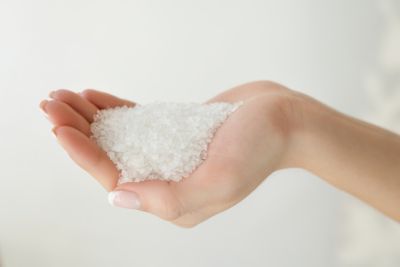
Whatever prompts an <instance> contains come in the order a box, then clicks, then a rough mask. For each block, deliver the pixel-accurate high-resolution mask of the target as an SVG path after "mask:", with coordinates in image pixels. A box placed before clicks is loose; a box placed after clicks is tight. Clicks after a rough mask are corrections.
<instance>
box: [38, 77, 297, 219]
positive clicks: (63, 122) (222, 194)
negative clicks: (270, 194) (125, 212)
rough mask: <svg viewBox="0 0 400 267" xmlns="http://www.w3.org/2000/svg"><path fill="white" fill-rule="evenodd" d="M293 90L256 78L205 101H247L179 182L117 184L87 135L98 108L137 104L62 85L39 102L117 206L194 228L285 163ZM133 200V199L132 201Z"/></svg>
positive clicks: (62, 141)
mask: <svg viewBox="0 0 400 267" xmlns="http://www.w3.org/2000/svg"><path fill="white" fill-rule="evenodd" d="M292 94H293V92H292V91H291V90H289V89H287V88H285V87H283V86H281V85H279V84H276V83H272V82H267V81H259V82H253V83H248V84H244V85H241V86H238V87H235V88H233V89H231V90H228V91H225V92H223V93H221V94H219V95H217V96H216V97H214V98H212V99H210V100H208V101H207V102H206V103H211V102H237V101H244V104H243V105H242V106H241V107H240V108H239V109H238V110H236V111H235V112H234V113H232V114H231V115H230V117H229V118H228V119H227V120H226V121H225V123H224V124H223V125H222V126H221V127H220V128H219V129H218V130H217V132H216V134H215V136H214V138H213V140H212V142H211V143H210V145H209V148H208V152H207V158H206V160H205V161H204V162H203V163H202V164H201V165H200V166H199V167H198V168H197V169H196V170H195V171H194V172H193V173H192V174H191V175H190V176H189V177H187V178H184V179H183V180H181V181H180V182H167V181H159V180H150V181H144V182H131V183H124V184H119V185H118V178H119V172H118V170H117V169H116V167H115V165H114V164H113V162H112V161H111V160H110V159H109V158H108V156H107V154H106V153H105V152H104V151H103V150H101V149H100V148H99V147H98V146H97V145H96V143H95V142H94V141H93V140H92V139H91V138H90V135H91V131H90V123H91V122H92V121H93V117H94V115H95V114H96V112H97V111H98V110H99V109H105V108H111V107H116V106H123V105H127V106H132V107H133V106H135V103H134V102H131V101H128V100H124V99H121V98H118V97H115V96H112V95H110V94H107V93H104V92H100V91H96V90H92V89H88V90H85V91H83V92H81V93H79V94H78V93H74V92H72V91H69V90H63V89H61V90H57V91H53V92H52V93H50V98H51V99H50V100H44V101H42V102H41V104H40V106H41V108H42V109H43V110H44V111H45V112H46V113H47V115H48V117H49V119H50V121H51V122H52V123H53V124H54V128H53V132H54V133H55V135H56V137H57V139H58V141H59V143H60V144H61V146H62V147H63V148H64V149H65V151H66V152H67V153H68V154H69V156H70V157H71V159H72V160H73V161H75V162H76V163H77V164H78V165H79V166H80V167H81V168H82V169H84V170H85V171H87V172H88V173H89V174H90V175H91V176H93V177H94V178H95V179H96V180H97V181H98V182H99V183H100V184H101V185H102V186H103V187H104V188H105V189H106V190H107V191H112V193H111V196H112V199H113V200H114V204H116V205H119V206H124V207H127V208H136V209H139V210H142V211H145V212H149V213H152V214H154V215H156V216H158V217H160V218H162V219H165V220H168V221H170V222H173V223H175V224H177V225H179V226H183V227H191V226H194V225H196V224H198V223H200V222H201V221H203V220H205V219H207V218H209V217H211V216H213V215H215V214H217V213H219V212H221V211H223V210H225V209H228V208H229V207H231V206H233V205H235V204H236V203H238V202H239V201H241V200H242V199H243V198H244V197H246V196H247V195H248V194H249V193H250V192H252V191H253V190H254V189H255V188H256V187H257V186H258V185H259V184H260V183H261V182H262V181H263V180H264V179H265V178H266V177H267V176H268V175H269V174H271V173H272V172H273V171H275V170H277V169H279V168H282V167H284V166H285V162H286V157H287V153H286V151H287V145H288V142H289V136H290V127H292V124H291V123H290V117H291V116H290V114H289V113H290V112H292V111H291V101H292ZM127 201H131V203H127Z"/></svg>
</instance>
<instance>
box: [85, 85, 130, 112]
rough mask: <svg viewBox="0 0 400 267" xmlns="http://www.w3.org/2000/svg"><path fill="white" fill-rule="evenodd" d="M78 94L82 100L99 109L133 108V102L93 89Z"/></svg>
mask: <svg viewBox="0 0 400 267" xmlns="http://www.w3.org/2000/svg"><path fill="white" fill-rule="evenodd" d="M80 94H81V95H82V97H83V98H85V99H86V100H88V101H89V102H91V103H93V104H94V105H95V106H97V107H98V108H99V109H105V108H113V107H118V106H128V107H133V106H135V103H134V102H131V101H129V100H125V99H121V98H118V97H116V96H113V95H110V94H107V93H104V92H100V91H97V90H93V89H86V90H84V91H83V92H82V93H80Z"/></svg>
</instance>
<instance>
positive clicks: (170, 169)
mask: <svg viewBox="0 0 400 267" xmlns="http://www.w3.org/2000/svg"><path fill="white" fill-rule="evenodd" d="M240 105H242V102H238V103H233V104H232V103H211V104H198V103H173V102H172V103H166V102H158V103H151V104H146V105H136V106H135V107H133V108H132V107H126V106H124V107H116V108H110V109H103V110H100V111H99V112H98V113H97V114H96V116H95V119H94V122H93V123H92V124H91V131H92V133H93V135H92V138H93V139H94V140H95V141H96V143H97V144H98V145H99V146H100V148H102V149H103V150H104V151H106V152H107V155H108V156H109V158H110V159H111V160H112V161H113V162H114V164H115V166H116V167H117V169H118V170H119V171H120V181H119V182H120V183H124V182H131V181H134V182H140V181H144V180H151V179H160V180H171V181H179V180H181V179H182V178H184V177H188V176H189V175H190V174H191V173H192V172H193V171H194V170H195V169H196V168H197V167H198V166H199V165H200V164H201V163H202V162H203V161H204V160H205V159H206V157H207V148H208V145H209V143H210V142H211V140H212V138H213V136H214V134H215V132H216V131H217V129H218V128H219V127H220V126H221V125H222V124H223V122H224V121H225V120H226V119H227V118H228V117H229V115H230V114H231V113H232V112H234V111H235V110H236V109H237V108H238V107H239V106H240Z"/></svg>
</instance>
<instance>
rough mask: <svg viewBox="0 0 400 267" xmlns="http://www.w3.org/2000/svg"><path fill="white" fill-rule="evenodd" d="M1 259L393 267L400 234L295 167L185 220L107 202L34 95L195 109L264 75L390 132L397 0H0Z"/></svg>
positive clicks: (394, 109)
mask: <svg viewBox="0 0 400 267" xmlns="http://www.w3.org/2000/svg"><path fill="white" fill-rule="evenodd" d="M0 41H1V42H0V100H1V105H0V114H1V119H0V122H1V123H0V151H1V153H0V167H1V174H0V262H1V263H0V266H1V267H20V266H30V267H36V266H37V267H39V266H40V267H50V266H59V267H63V266H69V267H70V266H96V267H105V266H121V267H123V266H174V267H178V266H193V267H197V266H231V267H235V266H278V267H281V266H307V267H312V266H326V267H330V266H385V267H392V266H400V229H399V227H400V226H399V225H398V224H397V223H394V222H393V221H391V220H389V219H387V218H385V217H383V216H382V215H380V214H379V213H378V212H376V211H375V210H373V209H371V208H369V207H367V206H366V205H364V204H362V203H361V202H359V201H358V200H356V199H354V198H352V197H350V196H348V195H347V194H345V193H343V192H340V191H338V190H336V189H334V188H332V187H330V186H329V185H327V184H325V183H324V182H323V181H321V180H320V179H319V178H318V177H314V176H312V175H311V174H309V173H306V172H304V171H302V170H285V171H281V172H278V173H275V174H273V175H272V176H271V177H270V178H269V179H268V180H266V181H265V182H264V183H263V184H262V185H261V186H260V187H259V188H258V189H257V190H256V191H255V192H254V193H253V194H251V195H250V196H249V197H247V198H246V199H245V200H244V201H243V202H241V203H240V204H238V205H237V206H235V207H233V208H232V209H230V210H228V211H226V212H224V213H222V214H220V215H218V216H215V217H213V218H211V219H210V220H208V221H206V222H204V223H202V224H200V225H199V226H197V227H195V228H193V229H181V228H178V227H176V226H174V225H172V224H169V223H167V222H164V221H161V220H159V219H158V218H156V217H153V216H151V215H148V214H145V213H142V212H134V211H128V210H122V209H115V208H112V207H111V206H109V204H108V202H107V195H106V192H105V191H104V190H103V189H102V188H100V186H99V185H98V184H97V183H96V182H94V181H93V179H92V178H91V177H89V176H88V175H87V174H86V173H84V172H83V171H81V170H80V169H79V168H78V167H77V166H75V165H74V164H73V163H72V161H70V160H69V159H68V157H67V155H66V154H65V153H64V152H63V151H62V150H61V148H60V147H59V145H58V144H57V142H56V140H55V139H54V138H53V137H52V135H51V133H50V129H51V126H50V124H49V122H48V121H47V120H46V118H45V117H44V116H43V115H42V114H41V112H40V110H39V108H38V104H39V102H40V100H42V99H44V98H46V97H47V94H48V92H49V91H51V90H54V89H60V88H67V89H71V90H75V91H80V90H83V89H86V88H96V89H100V90H106V91H108V92H110V93H113V94H116V95H119V96H121V97H125V98H129V99H132V100H134V101H137V102H140V103H146V102H152V101H156V100H163V101H195V102H202V101H205V100H207V99H208V98H211V97H212V96H214V95H216V94H218V93H219V92H221V91H223V90H226V89H229V88H230V87H233V86H236V85H238V84H241V83H244V82H248V81H253V80H259V79H271V80H275V81H278V82H281V83H283V84H285V85H287V86H289V87H290V88H292V89H296V90H298V91H302V92H304V93H307V94H309V95H311V96H313V97H315V98H317V99H319V100H321V101H323V102H325V103H327V104H329V105H331V106H333V107H334V108H336V109H338V110H340V111H343V112H345V113H348V114H350V115H352V116H355V117H358V118H361V119H365V120H368V121H371V122H374V123H377V124H380V125H382V126H385V127H387V128H391V129H392V130H395V131H400V126H399V125H400V2H399V1H398V0H392V1H390V0H387V1H386V0H382V1H379V0H377V1H372V0H351V1H349V0H336V1H328V0H326V1H320V0H302V1H297V0H280V1H267V0H259V1H257V0H242V1H239V0H238V1H236V0H229V1H228V0H220V1H211V0H202V1H183V0H182V1H179V0H171V1H161V0H158V1H156V0H146V1H144V0H143V1H138V0H131V1H128V0H114V1H105V0H96V1H94V0H84V1H82V0H80V1H78V0H68V1H66V0H65V1H60V0H37V1H29V0H25V1H23V0H1V1H0Z"/></svg>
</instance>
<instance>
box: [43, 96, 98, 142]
mask: <svg viewBox="0 0 400 267" xmlns="http://www.w3.org/2000/svg"><path fill="white" fill-rule="evenodd" d="M41 107H42V108H43V110H44V111H45V112H46V113H47V115H48V116H49V119H50V121H51V122H52V123H53V124H54V125H55V126H71V127H73V128H76V129H77V130H78V131H81V132H82V133H84V134H85V135H87V136H90V134H91V131H90V125H89V123H88V122H87V121H86V119H85V118H83V117H82V116H81V115H80V114H78V113H77V112H76V111H75V110H74V109H72V108H71V107H70V106H69V105H67V104H65V103H64V102H60V101H58V100H51V101H47V100H44V101H42V103H41Z"/></svg>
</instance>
